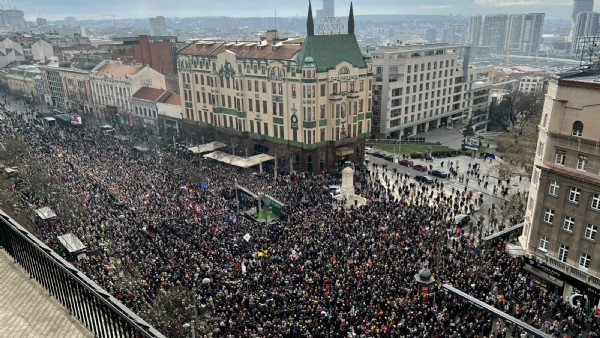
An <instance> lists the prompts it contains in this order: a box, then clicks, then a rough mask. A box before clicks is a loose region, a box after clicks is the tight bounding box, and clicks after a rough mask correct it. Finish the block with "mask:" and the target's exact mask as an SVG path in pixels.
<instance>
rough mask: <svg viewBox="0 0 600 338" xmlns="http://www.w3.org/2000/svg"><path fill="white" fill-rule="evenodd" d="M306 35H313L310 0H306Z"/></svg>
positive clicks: (313, 25) (313, 27)
mask: <svg viewBox="0 0 600 338" xmlns="http://www.w3.org/2000/svg"><path fill="white" fill-rule="evenodd" d="M306 35H307V36H312V35H315V22H314V21H313V15H312V4H311V3H310V0H308V18H307V19H306Z"/></svg>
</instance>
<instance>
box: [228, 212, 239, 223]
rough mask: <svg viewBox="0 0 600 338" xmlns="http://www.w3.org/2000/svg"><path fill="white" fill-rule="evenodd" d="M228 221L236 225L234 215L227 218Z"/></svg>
mask: <svg viewBox="0 0 600 338" xmlns="http://www.w3.org/2000/svg"><path fill="white" fill-rule="evenodd" d="M229 220H230V221H231V222H232V223H233V224H236V223H237V217H236V216H235V214H232V215H231V216H229Z"/></svg>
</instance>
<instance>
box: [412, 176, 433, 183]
mask: <svg viewBox="0 0 600 338" xmlns="http://www.w3.org/2000/svg"><path fill="white" fill-rule="evenodd" d="M415 181H417V182H423V183H425V184H433V182H434V181H435V180H434V179H433V177H431V176H427V175H417V176H415Z"/></svg>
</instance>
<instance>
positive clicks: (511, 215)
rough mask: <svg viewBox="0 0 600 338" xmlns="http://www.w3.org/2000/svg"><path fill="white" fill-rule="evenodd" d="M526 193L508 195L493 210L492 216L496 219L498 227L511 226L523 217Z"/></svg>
mask: <svg viewBox="0 0 600 338" xmlns="http://www.w3.org/2000/svg"><path fill="white" fill-rule="evenodd" d="M526 202H527V194H525V193H522V192H521V193H518V194H513V195H511V196H510V197H508V198H507V199H506V200H504V202H503V203H502V204H500V206H499V208H497V209H496V210H495V212H494V215H493V217H495V218H496V219H497V220H498V227H499V228H500V229H503V228H504V227H506V226H513V225H516V224H518V223H519V222H521V221H523V218H524V217H525V203H526Z"/></svg>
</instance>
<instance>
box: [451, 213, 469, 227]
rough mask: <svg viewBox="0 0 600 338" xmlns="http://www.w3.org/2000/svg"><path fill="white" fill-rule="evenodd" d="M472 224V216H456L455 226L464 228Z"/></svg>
mask: <svg viewBox="0 0 600 338" xmlns="http://www.w3.org/2000/svg"><path fill="white" fill-rule="evenodd" d="M470 222H471V216H469V215H462V214H461V215H456V216H454V224H455V225H456V226H457V227H459V228H462V227H463V226H465V225H467V224H469V223H470Z"/></svg>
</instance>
